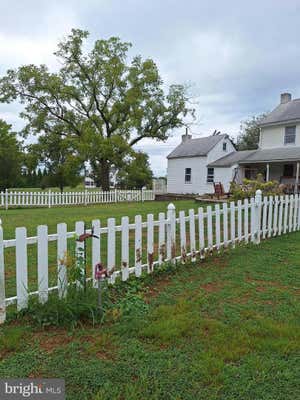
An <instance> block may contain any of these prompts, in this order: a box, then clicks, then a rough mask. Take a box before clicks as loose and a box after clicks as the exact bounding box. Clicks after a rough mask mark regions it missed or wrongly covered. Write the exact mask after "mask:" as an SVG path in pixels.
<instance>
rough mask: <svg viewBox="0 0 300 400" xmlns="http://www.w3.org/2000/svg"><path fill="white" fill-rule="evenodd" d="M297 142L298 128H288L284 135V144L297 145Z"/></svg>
mask: <svg viewBox="0 0 300 400" xmlns="http://www.w3.org/2000/svg"><path fill="white" fill-rule="evenodd" d="M295 140H296V127H295V126H286V127H285V134H284V144H295Z"/></svg>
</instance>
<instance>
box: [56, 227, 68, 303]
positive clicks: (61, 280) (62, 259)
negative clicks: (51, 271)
mask: <svg viewBox="0 0 300 400" xmlns="http://www.w3.org/2000/svg"><path fill="white" fill-rule="evenodd" d="M67 257H68V254H67V224H65V223H61V224H58V225H57V269H58V271H57V287H58V295H59V297H60V298H62V297H64V296H66V294H67V285H68V282H67V266H66V264H67Z"/></svg>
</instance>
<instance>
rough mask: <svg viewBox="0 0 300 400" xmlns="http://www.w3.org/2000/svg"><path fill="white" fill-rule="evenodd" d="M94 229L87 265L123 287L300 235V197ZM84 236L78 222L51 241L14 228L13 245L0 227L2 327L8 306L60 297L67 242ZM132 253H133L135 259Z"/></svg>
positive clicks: (171, 209) (44, 234)
mask: <svg viewBox="0 0 300 400" xmlns="http://www.w3.org/2000/svg"><path fill="white" fill-rule="evenodd" d="M187 224H188V225H187ZM92 226H93V231H94V234H95V235H97V236H98V237H99V238H92V239H91V241H90V242H87V244H86V245H90V246H91V265H92V266H95V265H96V264H97V263H99V262H102V263H103V264H104V265H105V266H106V267H107V268H108V270H109V271H113V272H112V274H111V276H110V278H109V280H110V283H112V284H113V283H114V282H115V280H116V278H117V277H120V278H121V279H122V280H123V281H126V280H127V279H128V278H129V275H130V274H135V275H136V276H137V277H139V276H141V273H142V270H143V269H145V270H147V272H148V273H151V272H152V271H153V268H155V267H156V266H157V265H160V264H162V263H164V262H166V261H169V262H175V261H176V260H181V262H182V263H185V262H186V260H187V259H190V260H191V261H192V262H195V261H196V259H197V257H199V259H201V258H204V257H205V255H206V253H207V252H209V253H213V251H214V250H217V251H218V250H220V249H221V248H222V247H227V246H229V245H231V246H232V247H235V245H236V243H239V242H245V243H247V242H249V241H251V242H253V243H256V244H259V243H260V241H261V239H266V238H270V237H272V236H277V235H282V234H286V233H288V232H292V231H296V230H299V229H300V196H299V195H295V196H294V195H291V196H285V197H283V196H281V197H278V196H275V197H272V196H270V197H269V198H267V197H265V198H263V199H262V196H261V192H260V191H257V192H256V196H255V198H252V199H250V200H248V199H246V200H244V201H243V202H242V201H240V200H239V201H238V202H237V203H236V204H235V203H234V202H231V203H229V204H227V203H223V205H222V207H220V205H219V204H216V205H215V206H214V209H212V207H211V206H208V207H207V209H206V211H205V210H204V209H203V208H202V207H200V208H199V209H198V210H197V212H195V211H194V210H193V209H191V210H189V212H188V215H186V214H185V212H184V211H179V214H178V215H176V209H175V206H174V205H173V204H169V206H168V210H167V214H165V213H164V212H161V213H159V215H158V220H154V217H153V214H149V215H148V216H147V220H146V221H142V217H141V216H140V215H137V216H135V219H134V222H133V223H130V221H129V218H128V217H123V218H122V221H121V225H119V226H116V223H115V219H114V218H109V219H108V220H107V225H106V226H105V227H103V226H102V225H101V223H100V220H98V219H97V220H93V221H92ZM187 227H188V229H187ZM83 232H84V223H83V222H81V221H80V222H76V225H75V231H74V232H67V225H66V224H65V223H61V224H58V225H57V233H55V234H50V235H49V234H48V227H47V226H46V225H41V226H38V228H37V236H35V237H27V233H26V228H16V235H15V239H11V240H3V229H2V227H1V226H0V321H2V322H3V321H4V320H5V309H6V306H7V305H9V304H12V303H15V302H17V308H18V310H21V309H22V308H24V307H26V306H27V304H28V297H29V296H30V295H38V297H39V301H40V302H45V301H47V299H48V293H49V291H52V290H58V294H59V295H60V296H62V295H64V293H66V290H67V286H68V280H67V268H66V261H65V260H66V254H67V241H68V239H71V238H73V240H74V237H75V235H80V234H82V233H83ZM89 232H90V231H89ZM130 233H133V234H132V235H130ZM143 233H144V235H143ZM103 240H105V243H106V246H107V254H106V255H104V254H101V248H102V249H103V246H101V242H102V241H103ZM53 241H54V242H56V245H57V246H56V249H57V285H56V286H53V287H49V285H48V275H49V274H48V267H49V262H48V258H49V257H48V249H49V242H53ZM143 241H145V243H143ZM117 242H119V243H117ZM143 244H145V245H144V246H143ZM29 245H36V246H37V290H36V291H34V292H31V293H29V291H28V254H27V248H28V246H29ZM118 245H119V248H120V252H121V256H120V260H119V261H117V257H116V248H117V246H118ZM76 247H77V248H76V251H77V252H78V253H80V252H82V247H83V243H78V242H77V244H76ZM8 248H14V249H15V260H16V295H15V296H13V297H9V298H6V296H5V249H8ZM130 249H132V252H133V251H134V256H132V254H131V253H132V252H131V253H130ZM130 254H131V256H130ZM145 255H146V257H145ZM143 260H144V261H146V262H143ZM93 275H94V271H93V268H91V275H90V277H89V279H93Z"/></svg>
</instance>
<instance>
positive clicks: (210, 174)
mask: <svg viewBox="0 0 300 400" xmlns="http://www.w3.org/2000/svg"><path fill="white" fill-rule="evenodd" d="M214 177H215V170H214V168H207V178H206V181H207V182H208V183H213V182H214Z"/></svg>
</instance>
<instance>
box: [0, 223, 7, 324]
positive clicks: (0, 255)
mask: <svg viewBox="0 0 300 400" xmlns="http://www.w3.org/2000/svg"><path fill="white" fill-rule="evenodd" d="M5 319H6V307H5V272H4V246H3V228H2V221H1V219H0V324H3V323H4V322H5Z"/></svg>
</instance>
